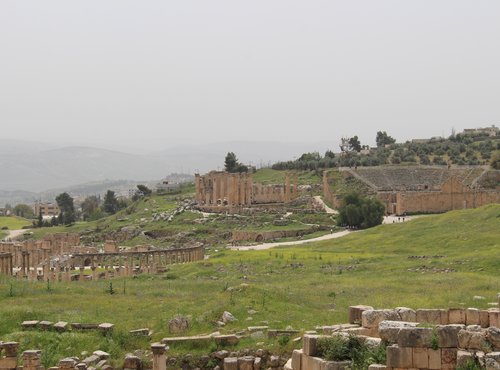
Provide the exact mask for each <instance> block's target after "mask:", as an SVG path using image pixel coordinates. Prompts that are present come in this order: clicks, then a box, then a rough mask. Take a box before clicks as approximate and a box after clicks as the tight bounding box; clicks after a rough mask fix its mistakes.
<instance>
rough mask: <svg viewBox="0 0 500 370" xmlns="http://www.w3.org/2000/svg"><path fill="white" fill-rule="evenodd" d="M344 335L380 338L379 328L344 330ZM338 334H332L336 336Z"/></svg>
mask: <svg viewBox="0 0 500 370" xmlns="http://www.w3.org/2000/svg"><path fill="white" fill-rule="evenodd" d="M342 332H343V333H347V334H354V335H364V336H367V337H375V336H378V335H379V334H378V328H363V327H358V328H350V329H343V330H342ZM334 333H336V332H333V333H330V334H334Z"/></svg>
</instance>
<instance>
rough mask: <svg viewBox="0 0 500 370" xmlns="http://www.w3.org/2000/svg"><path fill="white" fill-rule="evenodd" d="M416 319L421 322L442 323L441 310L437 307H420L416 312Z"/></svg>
mask: <svg viewBox="0 0 500 370" xmlns="http://www.w3.org/2000/svg"><path fill="white" fill-rule="evenodd" d="M416 320H417V322H419V323H421V324H435V325H439V324H441V310H437V309H436V310H435V309H418V310H417V312H416Z"/></svg>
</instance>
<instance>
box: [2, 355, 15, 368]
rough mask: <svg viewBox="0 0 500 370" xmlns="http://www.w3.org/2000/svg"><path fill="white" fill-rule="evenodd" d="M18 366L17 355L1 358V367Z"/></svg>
mask: <svg viewBox="0 0 500 370" xmlns="http://www.w3.org/2000/svg"><path fill="white" fill-rule="evenodd" d="M16 367H17V357H4V358H0V369H15V368H16Z"/></svg>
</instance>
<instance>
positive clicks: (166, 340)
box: [161, 335, 213, 344]
mask: <svg viewBox="0 0 500 370" xmlns="http://www.w3.org/2000/svg"><path fill="white" fill-rule="evenodd" d="M212 338H213V337H212V336H211V335H195V336H191V337H172V338H163V339H162V340H161V342H162V343H163V344H172V343H184V342H209V341H211V340H212Z"/></svg>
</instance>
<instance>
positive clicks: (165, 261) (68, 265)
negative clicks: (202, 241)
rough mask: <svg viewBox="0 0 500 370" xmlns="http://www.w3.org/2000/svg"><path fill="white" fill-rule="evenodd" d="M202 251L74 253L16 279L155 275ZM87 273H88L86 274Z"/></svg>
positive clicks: (198, 257) (195, 258) (194, 258)
mask: <svg viewBox="0 0 500 370" xmlns="http://www.w3.org/2000/svg"><path fill="white" fill-rule="evenodd" d="M204 250H205V249H204V247H203V246H196V247H191V248H178V249H161V250H151V251H147V252H121V253H120V252H113V253H83V254H74V255H72V256H71V257H70V258H68V259H67V260H66V261H65V262H56V264H55V267H51V266H49V264H48V263H45V264H44V265H43V267H42V270H41V271H38V269H26V270H20V271H19V273H18V274H17V277H18V278H27V279H28V280H32V281H36V280H48V281H72V280H80V281H81V280H85V279H92V280H97V279H107V278H110V277H115V276H116V277H118V276H132V275H134V274H135V273H156V272H159V271H161V270H162V269H163V268H164V267H165V266H167V265H170V264H174V263H187V262H195V261H201V260H203V259H204V253H205V252H204ZM86 270H87V272H88V271H89V270H90V271H91V273H90V274H88V273H85V272H86ZM75 272H76V274H75Z"/></svg>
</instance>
